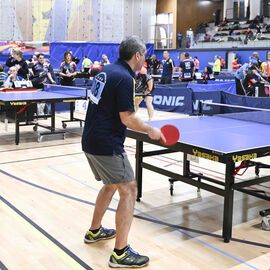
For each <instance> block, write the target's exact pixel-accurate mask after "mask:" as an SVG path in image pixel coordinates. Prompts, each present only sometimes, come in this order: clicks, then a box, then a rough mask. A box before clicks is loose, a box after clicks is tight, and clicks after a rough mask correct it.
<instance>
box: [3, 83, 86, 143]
mask: <svg viewBox="0 0 270 270" xmlns="http://www.w3.org/2000/svg"><path fill="white" fill-rule="evenodd" d="M88 91H89V90H88V89H87V88H78V87H67V86H59V85H45V87H44V91H38V92H30V93H29V92H18V93H0V105H1V106H3V108H4V109H5V107H9V108H10V107H11V108H13V115H14V120H15V126H16V128H15V143H16V144H19V141H20V127H21V126H28V125H33V126H34V127H33V129H34V131H36V130H37V128H38V127H42V128H45V129H48V130H49V131H48V132H42V133H39V136H38V140H39V141H41V140H42V138H43V136H45V135H52V134H63V138H64V134H65V131H64V130H56V128H55V103H58V102H69V103H70V119H69V120H65V121H62V126H63V127H64V128H65V127H66V122H73V121H79V122H80V125H81V126H82V122H83V121H84V120H83V119H78V118H75V117H74V104H75V101H76V100H87V99H88ZM39 103H48V104H50V106H51V109H50V112H49V113H48V114H45V115H35V116H34V119H33V117H29V111H30V110H31V109H33V106H36V105H37V104H39ZM46 118H51V124H50V126H46V125H42V124H40V123H38V122H37V121H36V120H38V119H46Z"/></svg>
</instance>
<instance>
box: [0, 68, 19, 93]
mask: <svg viewBox="0 0 270 270" xmlns="http://www.w3.org/2000/svg"><path fill="white" fill-rule="evenodd" d="M22 80H23V78H22V77H20V76H18V70H17V67H16V66H12V67H10V68H9V71H8V76H7V77H6V78H5V80H4V83H3V86H4V88H14V82H15V81H22Z"/></svg>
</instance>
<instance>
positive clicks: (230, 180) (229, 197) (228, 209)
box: [222, 163, 235, 243]
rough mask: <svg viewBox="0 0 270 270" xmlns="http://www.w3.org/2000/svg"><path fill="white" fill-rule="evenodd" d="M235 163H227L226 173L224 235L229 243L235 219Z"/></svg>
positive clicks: (225, 240)
mask: <svg viewBox="0 0 270 270" xmlns="http://www.w3.org/2000/svg"><path fill="white" fill-rule="evenodd" d="M234 169H235V164H234V163H227V164H226V174H225V194H224V210H223V231H222V236H223V238H224V242H226V243H229V242H230V239H231V237H232V219H233V195H234V190H233V185H234V177H233V176H232V175H233V173H234Z"/></svg>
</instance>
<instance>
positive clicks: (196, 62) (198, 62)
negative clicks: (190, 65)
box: [193, 56, 200, 72]
mask: <svg viewBox="0 0 270 270" xmlns="http://www.w3.org/2000/svg"><path fill="white" fill-rule="evenodd" d="M193 61H194V64H195V67H194V70H195V72H198V71H199V68H200V61H199V60H198V57H197V56H194V60H193Z"/></svg>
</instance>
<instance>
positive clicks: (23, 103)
mask: <svg viewBox="0 0 270 270" xmlns="http://www.w3.org/2000/svg"><path fill="white" fill-rule="evenodd" d="M9 104H10V105H11V106H17V105H26V104H27V102H25V101H21V102H9Z"/></svg>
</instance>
